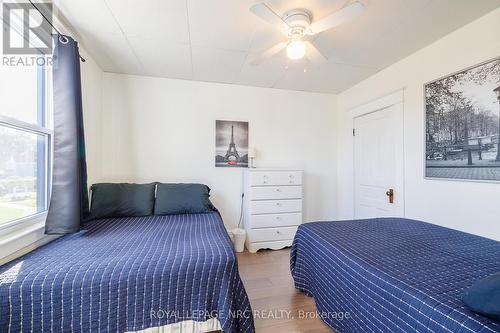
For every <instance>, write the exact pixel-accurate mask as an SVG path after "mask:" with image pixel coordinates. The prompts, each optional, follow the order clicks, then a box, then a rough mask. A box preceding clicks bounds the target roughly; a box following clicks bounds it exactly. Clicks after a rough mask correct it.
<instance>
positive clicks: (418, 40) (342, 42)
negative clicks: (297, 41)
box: [56, 0, 500, 93]
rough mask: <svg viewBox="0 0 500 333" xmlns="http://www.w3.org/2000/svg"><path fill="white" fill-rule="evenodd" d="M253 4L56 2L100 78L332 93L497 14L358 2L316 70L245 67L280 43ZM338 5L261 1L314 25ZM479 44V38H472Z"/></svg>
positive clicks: (323, 42)
mask: <svg viewBox="0 0 500 333" xmlns="http://www.w3.org/2000/svg"><path fill="white" fill-rule="evenodd" d="M256 2H257V1H255V0H142V1H141V0H85V1H82V0H59V1H56V4H57V6H58V7H59V8H60V10H61V12H62V13H63V15H64V16H65V17H66V18H67V20H68V21H69V22H71V24H72V25H73V28H74V29H75V30H76V31H77V32H78V34H79V35H80V39H81V40H80V42H81V43H82V44H83V45H84V47H85V48H86V49H87V50H88V51H89V52H90V53H91V54H92V56H93V57H94V58H95V60H96V61H97V62H98V63H99V65H100V66H101V67H102V68H103V70H104V71H107V72H116V73H127V74H138V75H149V76H160V77H168V78H178V79H188V80H198V81H210V82H223V83H233V84H243V85H252V86H259V87H273V88H281V89H292V90H304V91H314V92H327V93H339V92H341V91H343V90H345V89H347V88H349V87H351V86H353V85H354V84H356V83H358V82H360V81H361V80H363V79H365V78H367V77H368V76H370V75H373V74H374V73H376V72H377V71H379V70H381V69H383V68H384V67H387V66H388V65H390V64H392V63H394V62H396V61H398V60H400V59H402V58H404V57H405V56H407V55H409V54H411V53H413V52H415V51H416V50H418V49H420V48H422V47H424V46H426V45H428V44H430V43H431V42H433V41H435V40H437V39H439V38H441V37H443V36H444V35H446V34H448V33H449V32H451V31H453V30H455V29H457V28H459V27H461V26H463V25H465V24H467V23H469V22H471V21H473V20H474V19H476V18H478V17H480V16H482V15H484V14H486V13H487V12H489V11H491V10H493V9H494V8H496V7H499V6H500V0H362V2H363V3H364V4H365V6H366V10H365V12H364V13H363V14H362V15H361V16H360V17H358V18H356V19H355V20H354V21H352V22H349V23H347V24H345V25H342V26H339V27H337V28H335V29H332V30H329V31H326V32H323V33H322V34H320V35H318V36H317V38H316V40H315V44H316V46H317V47H318V49H319V50H320V51H321V52H322V53H323V54H324V55H325V56H326V57H327V58H328V62H327V63H326V64H324V65H321V66H313V65H311V64H310V63H308V62H307V60H302V61H299V62H292V61H289V60H287V59H286V57H285V55H284V54H279V55H277V56H276V57H274V58H272V59H270V60H269V61H267V62H265V63H263V64H261V65H259V66H252V65H251V64H250V61H251V60H252V59H253V57H254V56H255V55H256V54H258V53H259V52H261V51H263V50H265V49H267V48H268V47H270V46H272V45H274V44H275V43H277V42H279V41H282V40H283V37H282V35H281V34H280V32H278V31H277V30H275V29H274V28H273V27H272V26H270V25H268V24H267V23H265V22H263V21H262V20H260V19H259V18H258V17H256V16H254V15H253V14H252V13H251V12H250V11H249V10H248V8H249V7H250V6H251V5H253V4H254V3H256ZM346 3H348V1H346V0H269V1H267V4H268V5H269V6H270V7H271V8H273V9H274V10H275V11H276V12H277V13H279V14H283V13H285V12H286V11H288V10H291V9H294V8H304V7H305V8H307V9H309V10H310V11H311V12H312V13H313V17H314V19H320V18H322V17H323V16H325V15H328V14H330V13H331V12H333V11H336V10H338V9H340V8H341V7H342V6H344V5H345V4H346ZM478 38H479V36H478Z"/></svg>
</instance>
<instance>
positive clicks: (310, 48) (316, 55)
mask: <svg viewBox="0 0 500 333" xmlns="http://www.w3.org/2000/svg"><path fill="white" fill-rule="evenodd" d="M305 43H306V47H307V59H309V60H310V61H311V62H312V63H313V64H315V65H321V64H324V63H325V62H327V61H328V59H326V57H325V56H324V55H323V54H321V52H320V51H319V50H318V49H317V48H316V46H314V45H313V43H311V42H309V41H307V42H305Z"/></svg>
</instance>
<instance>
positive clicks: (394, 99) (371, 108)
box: [348, 88, 406, 218]
mask: <svg viewBox="0 0 500 333" xmlns="http://www.w3.org/2000/svg"><path fill="white" fill-rule="evenodd" d="M393 106H394V107H395V111H396V113H397V114H398V117H397V119H396V122H397V123H398V126H401V127H400V128H401V131H400V134H399V135H400V140H401V142H402V153H403V157H402V161H401V162H402V168H403V170H401V175H402V180H401V210H402V215H403V217H405V216H406V195H405V188H406V186H405V181H406V180H405V178H406V177H405V169H406V166H405V155H406V154H405V130H404V88H402V89H399V90H397V91H395V92H392V93H389V94H387V95H384V96H381V97H379V98H376V99H373V100H371V101H369V102H367V103H364V104H361V105H358V106H355V107H353V108H351V109H349V110H348V113H349V115H350V117H351V128H352V129H353V139H352V165H353V174H352V188H353V191H352V194H353V198H352V202H353V205H352V216H353V218H356V203H357V202H356V201H357V199H356V198H357V189H356V174H357V170H356V141H355V140H354V128H355V127H354V123H355V120H356V118H359V117H362V116H365V115H367V114H370V113H375V112H377V111H380V110H382V109H386V108H389V107H393Z"/></svg>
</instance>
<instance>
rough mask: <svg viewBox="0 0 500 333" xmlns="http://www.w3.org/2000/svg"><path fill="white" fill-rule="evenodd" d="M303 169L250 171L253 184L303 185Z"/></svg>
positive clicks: (251, 183)
mask: <svg viewBox="0 0 500 333" xmlns="http://www.w3.org/2000/svg"><path fill="white" fill-rule="evenodd" d="M301 184H302V172H301V171H254V172H250V185H251V186H265V185H301Z"/></svg>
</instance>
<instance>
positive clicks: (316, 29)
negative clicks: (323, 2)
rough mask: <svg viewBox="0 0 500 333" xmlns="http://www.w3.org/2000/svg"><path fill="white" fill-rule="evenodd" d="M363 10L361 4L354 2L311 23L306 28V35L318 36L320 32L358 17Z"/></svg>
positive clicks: (363, 7)
mask: <svg viewBox="0 0 500 333" xmlns="http://www.w3.org/2000/svg"><path fill="white" fill-rule="evenodd" d="M364 9H365V6H364V5H363V4H362V3H361V2H359V1H355V2H353V3H351V4H350V5H348V6H346V7H344V8H342V9H341V10H339V11H337V12H335V13H333V14H330V15H328V16H327V17H324V18H322V19H321V20H319V21H317V22H313V23H312V24H311V25H310V26H309V28H308V34H310V35H315V34H319V33H320V32H323V31H325V30H328V29H332V28H334V27H336V26H339V25H341V24H343V23H345V22H348V21H351V20H353V19H354V18H356V17H357V16H358V15H360V14H361V13H362V12H363V11H364Z"/></svg>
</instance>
